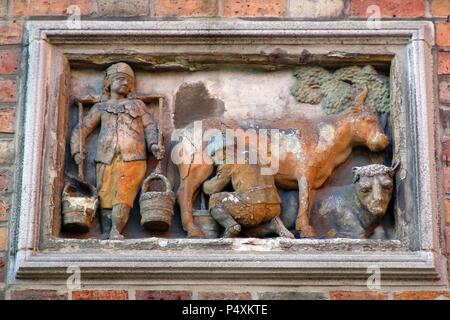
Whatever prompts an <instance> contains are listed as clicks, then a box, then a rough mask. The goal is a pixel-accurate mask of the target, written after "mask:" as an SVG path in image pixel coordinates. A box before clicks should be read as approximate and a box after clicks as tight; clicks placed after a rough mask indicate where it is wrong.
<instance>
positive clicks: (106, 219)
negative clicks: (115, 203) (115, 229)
mask: <svg viewBox="0 0 450 320" xmlns="http://www.w3.org/2000/svg"><path fill="white" fill-rule="evenodd" d="M100 213H101V218H100V219H101V221H100V223H101V227H102V235H101V239H102V240H106V239H109V233H110V232H111V209H101V211H100Z"/></svg>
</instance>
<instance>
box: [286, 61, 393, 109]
mask: <svg viewBox="0 0 450 320" xmlns="http://www.w3.org/2000/svg"><path fill="white" fill-rule="evenodd" d="M294 76H295V77H296V78H297V82H296V84H295V85H294V86H293V87H292V88H291V93H292V95H293V96H294V97H295V98H296V99H297V101H299V102H301V103H309V104H318V103H321V105H322V108H323V110H324V111H325V113H327V114H332V113H338V112H340V111H342V110H345V109H347V108H348V107H351V106H353V105H354V102H355V99H356V97H357V96H358V95H359V94H360V93H361V92H362V90H363V88H364V86H365V85H366V86H367V88H368V90H369V93H368V97H367V99H366V101H365V104H366V105H368V106H369V107H370V108H371V109H372V110H374V111H376V112H379V113H387V112H389V103H390V102H389V78H388V77H386V76H385V75H382V74H380V73H378V72H377V71H376V70H375V69H374V68H373V67H372V66H365V67H362V68H361V67H357V66H352V67H344V68H340V69H338V70H336V71H335V72H330V71H328V70H326V69H325V68H322V67H318V66H305V67H300V68H298V69H296V70H295V72H294Z"/></svg>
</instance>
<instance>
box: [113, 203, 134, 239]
mask: <svg viewBox="0 0 450 320" xmlns="http://www.w3.org/2000/svg"><path fill="white" fill-rule="evenodd" d="M130 210H131V208H130V207H129V206H127V205H126V204H116V205H115V206H113V209H112V215H111V218H112V219H111V222H112V226H111V233H110V234H109V239H110V240H123V235H122V231H123V229H124V227H125V225H126V224H127V222H128V217H129V215H130Z"/></svg>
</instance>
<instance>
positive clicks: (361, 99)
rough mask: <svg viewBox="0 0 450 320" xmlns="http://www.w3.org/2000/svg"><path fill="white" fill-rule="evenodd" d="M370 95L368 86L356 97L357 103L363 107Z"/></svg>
mask: <svg viewBox="0 0 450 320" xmlns="http://www.w3.org/2000/svg"><path fill="white" fill-rule="evenodd" d="M368 94H369V89H368V88H367V85H364V87H363V91H362V92H361V93H360V94H359V95H358V96H357V97H356V103H357V104H358V105H361V106H362V105H363V104H364V101H366V98H367V95H368Z"/></svg>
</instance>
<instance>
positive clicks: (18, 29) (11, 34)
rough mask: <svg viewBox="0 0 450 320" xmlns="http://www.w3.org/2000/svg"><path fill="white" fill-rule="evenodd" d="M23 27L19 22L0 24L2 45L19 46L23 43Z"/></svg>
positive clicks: (0, 41)
mask: <svg viewBox="0 0 450 320" xmlns="http://www.w3.org/2000/svg"><path fill="white" fill-rule="evenodd" d="M22 29H23V25H22V23H19V22H15V21H13V22H4V23H0V45H3V44H18V43H20V42H21V41H22Z"/></svg>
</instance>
